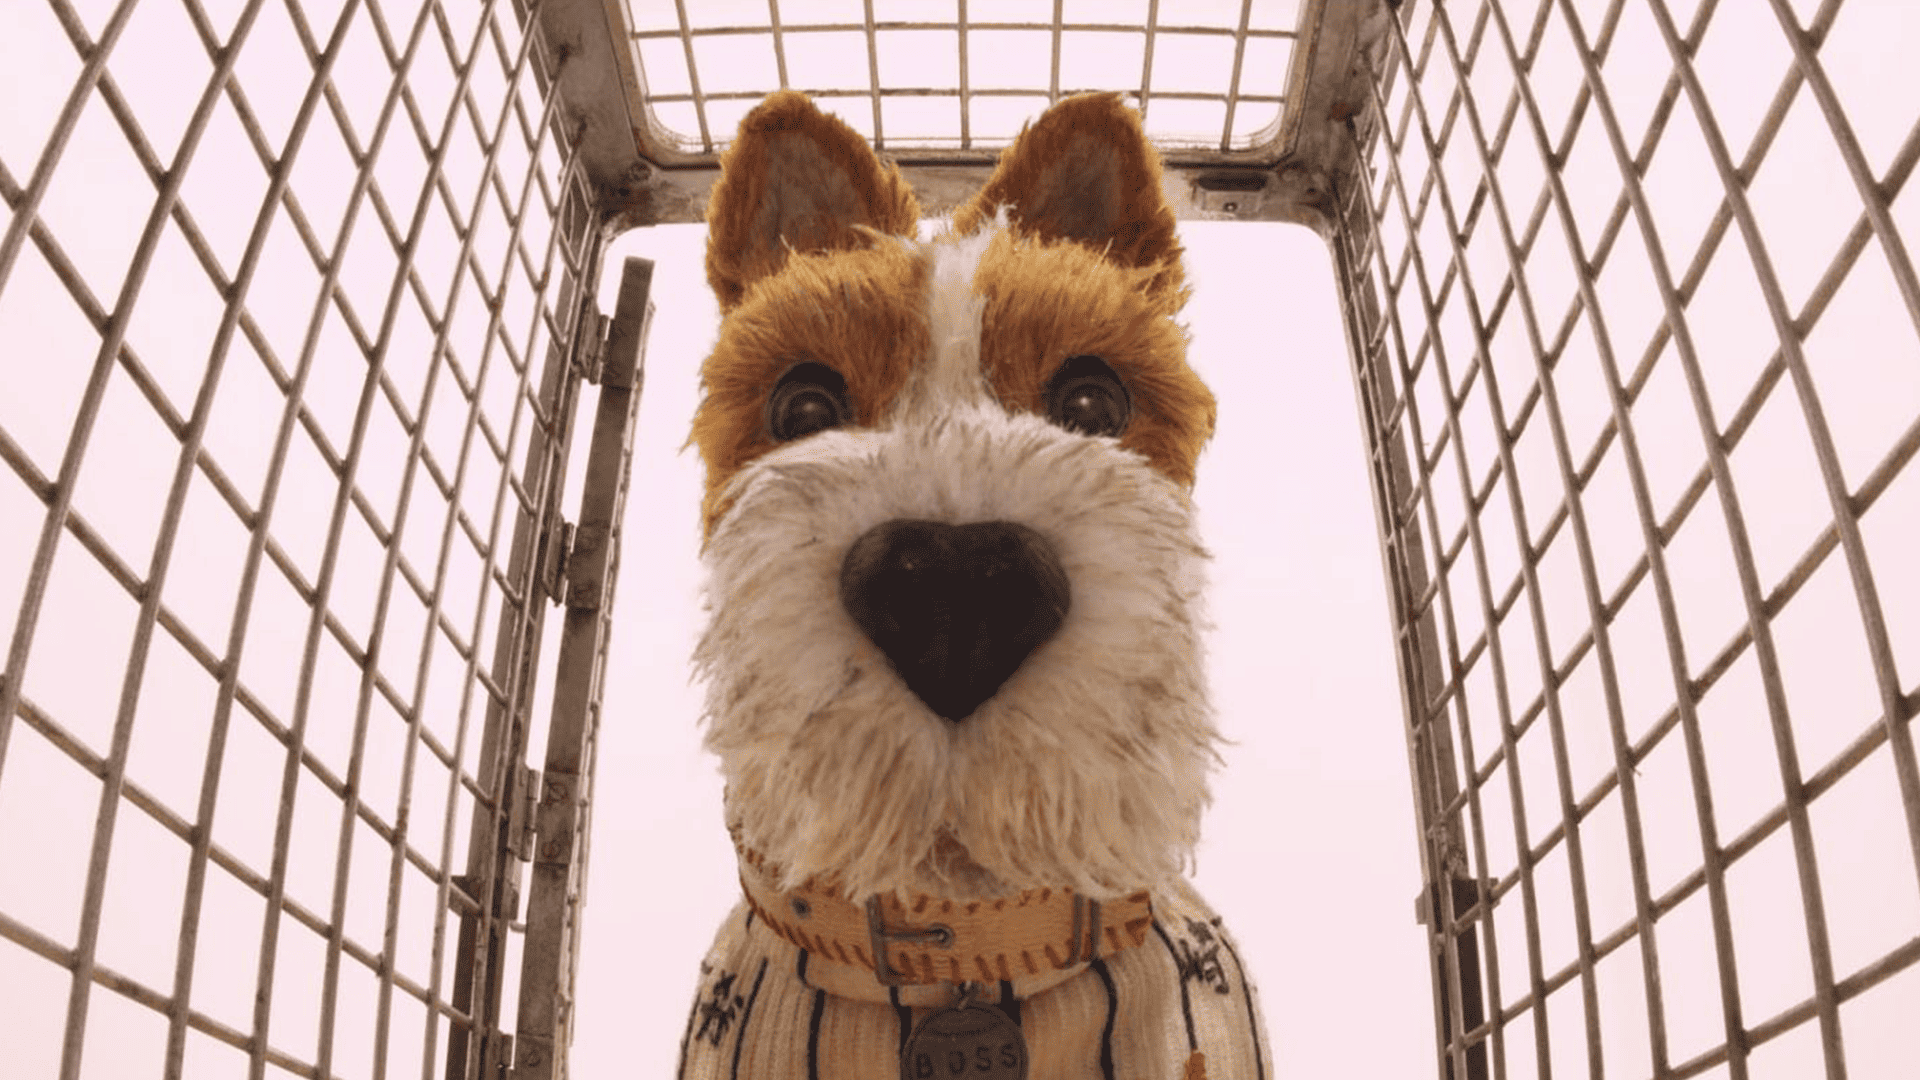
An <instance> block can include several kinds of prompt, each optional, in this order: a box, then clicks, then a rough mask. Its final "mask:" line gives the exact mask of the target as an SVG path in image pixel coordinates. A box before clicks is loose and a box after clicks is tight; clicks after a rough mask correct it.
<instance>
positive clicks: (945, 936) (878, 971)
mask: <svg viewBox="0 0 1920 1080" xmlns="http://www.w3.org/2000/svg"><path fill="white" fill-rule="evenodd" d="M867 932H868V934H870V935H871V936H872V938H873V975H874V978H876V979H879V980H880V985H882V986H909V985H912V979H911V977H910V976H909V975H907V973H905V972H901V971H896V970H894V967H893V961H892V959H890V958H889V957H888V956H887V945H888V943H890V942H892V943H898V944H902V945H931V946H933V947H934V948H936V949H950V948H952V947H953V928H952V927H950V926H945V925H943V924H941V923H935V924H933V925H932V926H929V927H927V928H926V929H924V930H889V929H887V923H886V918H885V916H884V915H882V914H881V911H880V895H879V894H878V893H875V894H874V895H872V896H869V897H867Z"/></svg>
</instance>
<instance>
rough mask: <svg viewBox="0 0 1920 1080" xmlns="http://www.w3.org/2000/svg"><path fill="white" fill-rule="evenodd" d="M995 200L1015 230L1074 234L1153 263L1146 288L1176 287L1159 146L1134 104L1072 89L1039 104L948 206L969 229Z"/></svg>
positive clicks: (1143, 264) (1127, 258)
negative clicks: (977, 184)
mask: <svg viewBox="0 0 1920 1080" xmlns="http://www.w3.org/2000/svg"><path fill="white" fill-rule="evenodd" d="M1002 206H1005V207H1007V208H1008V209H1009V210H1010V211H1011V214H1012V218H1013V226H1014V231H1015V232H1016V233H1018V234H1020V235H1022V236H1031V237H1037V238H1040V239H1044V240H1056V241H1058V240H1066V241H1073V242H1076V243H1080V244H1084V245H1086V246H1088V247H1090V248H1093V249H1094V250H1096V251H1099V252H1101V253H1102V254H1103V255H1105V256H1106V258H1107V259H1109V260H1111V261H1112V262H1115V263H1118V264H1119V265H1121V266H1127V267H1132V268H1135V269H1155V270H1157V271H1158V272H1157V273H1155V274H1154V276H1153V279H1152V281H1151V283H1150V284H1149V286H1148V289H1149V291H1151V292H1153V293H1156V294H1161V295H1165V296H1169V297H1178V294H1180V293H1181V290H1182V280H1183V279H1182V273H1181V269H1180V241H1179V240H1178V239H1177V238H1176V236H1175V233H1174V216H1173V208H1172V207H1171V206H1168V205H1167V200H1166V196H1165V195H1163V194H1162V193H1161V190H1160V155H1159V154H1158V153H1156V152H1155V151H1154V149H1153V144H1152V143H1150V142H1148V141H1147V133H1146V130H1145V129H1144V128H1142V127H1141V125H1140V114H1138V113H1136V112H1134V111H1133V110H1132V109H1129V108H1127V107H1126V105H1125V104H1124V103H1123V102H1122V101H1121V99H1120V95H1118V94H1082V95H1079V96H1077V97H1070V98H1067V99H1066V100H1064V101H1062V102H1060V103H1059V104H1058V105H1055V106H1054V107H1053V108H1051V109H1048V110H1047V111H1046V112H1045V113H1043V114H1041V116H1040V119H1038V120H1036V121H1034V122H1033V123H1032V124H1030V125H1028V127H1027V128H1026V129H1025V130H1023V131H1021V132H1020V137H1019V138H1018V139H1015V140H1014V143H1013V145H1012V146H1009V147H1008V148H1007V149H1006V151H1005V152H1004V153H1002V154H1001V155H1000V164H999V166H998V167H996V168H995V169H994V171H993V175H992V176H991V177H989V178H988V180H987V183H986V185H985V186H984V187H982V188H981V189H980V192H979V194H977V195H975V196H974V197H973V198H972V199H970V200H968V202H967V203H966V204H965V205H964V206H962V207H960V209H959V210H957V211H955V212H954V215H953V229H954V231H955V232H956V233H960V234H966V233H971V232H974V231H976V230H978V229H979V228H980V227H981V226H982V225H984V224H985V223H986V222H987V221H988V220H990V219H991V218H992V217H993V215H994V214H995V213H996V212H997V211H998V210H999V208H1000V207H1002ZM1181 299H1183V297H1181ZM1176 306H1177V303H1176Z"/></svg>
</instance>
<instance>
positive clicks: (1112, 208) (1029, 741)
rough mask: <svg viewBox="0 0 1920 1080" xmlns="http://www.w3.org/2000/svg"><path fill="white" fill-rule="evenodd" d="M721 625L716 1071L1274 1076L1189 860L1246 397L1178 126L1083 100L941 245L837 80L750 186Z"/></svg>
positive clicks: (709, 728) (728, 353) (756, 166)
mask: <svg viewBox="0 0 1920 1080" xmlns="http://www.w3.org/2000/svg"><path fill="white" fill-rule="evenodd" d="M707 221H708V227H709V236H708V246H707V260H706V261H707V276H708V281H709V283H710V284H711V285H712V287H713V291H714V293H715V295H716V296H717V297H718V299H719V304H720V309H721V314H722V319H721V324H720V328H719V333H718V338H717V341H716V344H715V346H714V349H713V352H712V354H711V355H710V356H709V357H708V359H707V360H706V363H705V366H704V367H703V369H702V386H703V398H702V401H701V404H700V406H699V408H698V410H697V412H696V414H695V418H694V421H693V431H692V436H691V438H690V439H689V443H690V444H692V445H697V446H698V448H699V451H700V453H701V455H702V458H703V461H704V464H705V467H706V493H705V501H704V505H703V518H704V521H703V527H704V533H705V544H704V548H703V555H702V557H703V561H704V563H705V569H706V585H705V595H706V606H707V611H708V622H707V625H706V628H705V630H704V632H703V634H702V636H701V639H700V641H699V644H698V646H697V647H696V650H695V654H694V662H695V668H696V671H697V672H698V674H699V676H700V677H701V678H702V680H703V681H704V683H705V686H706V714H705V716H704V718H703V723H704V724H705V727H706V745H707V747H708V748H709V749H710V750H711V751H713V752H714V753H715V754H716V755H717V756H718V757H719V759H720V763H721V771H722V774H723V776H724V779H725V783H726V794H725V807H726V815H727V826H728V829H729V832H730V833H731V836H732V838H733V842H734V845H735V847H736V849H737V851H738V854H739V866H740V875H741V885H742V891H743V894H744V895H743V897H742V899H741V901H740V903H739V904H738V906H737V907H736V908H735V910H734V912H733V913H732V914H731V915H730V916H729V917H728V918H727V920H726V921H725V922H724V923H723V925H722V927H721V929H720V932H719V935H718V937H717V939H716V940H715V942H714V944H713V947H712V949H711V950H710V952H709V954H708V957H707V959H706V960H705V961H704V962H703V963H702V965H701V978H700V985H699V987H698V989H697V991H696V994H695V1000H694V1005H693V1009H692V1011H691V1013H690V1014H689V1016H688V1019H687V1026H686V1032H685V1035H684V1037H683V1039H682V1044H681V1055H680V1076H681V1077H683V1078H688V1080H694V1078H698V1080H707V1078H718V1077H751V1078H754V1080H788V1078H791V1080H801V1078H808V1080H813V1078H821V1080H829V1078H849V1080H874V1078H879V1077H893V1076H900V1077H911V1078H916V1080H921V1078H928V1077H958V1076H963V1075H964V1076H969V1077H1016V1076H1017V1077H1033V1078H1035V1080H1078V1078H1082V1077H1086V1078H1094V1077H1105V1078H1116V1077H1117V1078H1123V1080H1202V1078H1212V1080H1226V1078H1233V1080H1240V1078H1245V1080H1263V1078H1264V1077H1266V1076H1267V1075H1269V1074H1270V1073H1271V1070H1272V1064H1271V1056H1270V1051H1269V1048H1268V1044H1267V1038H1266V1034H1265V1030H1264V1027H1263V1022H1262V1020H1261V1017H1260V1012H1259V1008H1258V1004H1257V998H1256V996H1255V993H1254V989H1253V986H1252V985H1251V982H1250V980H1249V979H1248V977H1247V973H1246V972H1245V971H1244V970H1243V969H1242V967H1241V965H1240V961H1239V956H1238V954H1237V952H1236V951H1235V949H1234V947H1233V943H1232V940H1231V938H1230V937H1229V936H1228V934H1227V933H1226V931H1225V929H1224V928H1223V927H1222V925H1221V920H1220V918H1219V917H1218V916H1217V915H1216V914H1215V913H1214V912H1213V911H1212V910H1211V909H1209V908H1208V907H1207V906H1206V904H1205V903H1204V902H1203V901H1202V900H1201V899H1200V898H1199V896H1198V895H1196V894H1195V892H1194V890H1193V889H1192V887H1191V885H1190V884H1189V883H1188V882H1187V880H1186V877H1185V871H1186V870H1187V868H1188V867H1189V866H1190V864H1191V861H1192V853H1193V849H1194V846H1195V844H1196V842H1197V839H1198V832H1199V820H1200V815H1201V811H1202V809H1203V808H1204V806H1205V805H1206V802H1207V800H1208V792H1207V782H1206V777H1207V773H1208V771H1209V769H1210V768H1211V767H1212V766H1213V765H1215V764H1217V762H1218V760H1219V753H1218V746H1219V744H1220V742H1221V739H1220V736H1219V734H1218V733H1217V731H1216V730H1215V727H1214V725H1213V719H1212V712H1211V709H1210V707H1209V705H1208V699H1207V692H1206V686H1205V681H1204V677H1203V673H1202V659H1201V639H1200V635H1201V631H1202V629H1203V627H1204V625H1205V623H1204V618H1203V614H1202V608H1201V600H1202V586H1203V581H1204V563H1205V560H1206V557H1207V555H1206V551H1205V549H1204V548H1203V547H1202V546H1201V544H1200V542H1199V539H1198V537H1197V534H1196V529H1195V520H1194V519H1195V515H1194V509H1193V505H1192V503H1191V502H1190V500H1189V497H1188V494H1189V491H1190V489H1191V487H1192V485H1193V481H1194V467H1195V462H1196V459H1197V457H1198V455H1199V452H1200V450H1201V447H1202V446H1203V445H1204V444H1205V442H1206V441H1207V439H1208V438H1209V437H1210V436H1211V434H1212V431H1213V426H1214V415H1215V408H1214V399H1213V397H1212V395H1211V393H1210V392H1209V391H1208V390H1207V388H1206V386H1205V385H1204V384H1203V383H1202V382H1201V380H1200V378H1199V377H1198V376H1197V375H1196V374H1195V373H1194V371H1193V370H1192V368H1190V367H1189V366H1188V364H1187V362H1186V342H1187V338H1186V334H1185V331H1184V330H1183V329H1182V328H1181V326H1180V325H1179V324H1178V322H1177V321H1176V317H1177V315H1178V313H1179V311H1180V309H1181V307H1182V306H1183V305H1184V303H1185V302H1186V299H1187V296H1188V289H1187V286H1186V284H1185V281H1184V277H1183V271H1182V266H1181V247H1180V244H1179V240H1178V238H1177V236H1176V233H1175V218H1174V214H1173V211H1172V209H1171V207H1170V206H1169V204H1168V202H1167V200H1166V198H1165V196H1164V195H1163V193H1162V190H1161V169H1160V163H1159V159H1158V157H1157V155H1156V154H1155V152H1154V149H1153V147H1152V145H1151V144H1150V143H1149V142H1148V140H1147V138H1146V136H1145V133H1144V131H1143V130H1142V127H1141V124H1140V120H1139V117H1138V116H1137V114H1135V113H1134V112H1132V111H1131V110H1130V109H1128V108H1127V107H1126V106H1125V105H1124V104H1123V102H1122V101H1121V99H1120V98H1119V96H1118V95H1112V94H1105V95H1084V96H1077V97H1070V98H1067V99H1065V100H1062V101H1060V102H1059V103H1058V104H1056V105H1054V106H1053V107H1052V108H1050V109H1048V110H1047V111H1046V112H1045V113H1044V114H1043V115H1041V116H1040V117H1039V118H1038V119H1037V120H1035V121H1034V122H1032V123H1030V124H1029V125H1028V126H1027V128H1026V129H1025V130H1023V131H1022V132H1021V134H1020V136H1019V137H1018V138H1017V139H1016V141H1015V142H1014V143H1013V144H1012V145H1011V146H1010V147H1009V148H1008V149H1007V150H1006V151H1005V152H1004V153H1003V154H1002V156H1001V158H1000V160H999V162H998V164H997V166H996V168H995V170H994V172H993V174H992V175H991V177H990V178H989V179H988V180H987V182H986V184H985V186H984V187H982V188H981V189H980V191H979V192H978V193H977V194H976V195H975V196H973V197H972V198H971V199H970V200H969V201H967V202H965V203H963V204H962V205H960V206H959V207H958V208H957V209H956V210H955V211H954V213H953V214H952V217H951V219H950V220H949V221H948V222H947V223H946V225H945V227H944V229H943V230H942V231H941V232H940V233H939V234H938V235H937V236H935V237H934V238H933V239H931V240H929V241H924V242H923V241H920V240H918V239H916V237H917V235H918V230H919V227H920V209H919V206H918V203H917V201H916V198H915V195H914V192H913V190H912V188H911V187H910V186H909V185H908V183H907V182H906V181H905V179H904V178H903V177H902V176H901V174H900V172H899V171H898V169H897V168H896V167H895V166H893V165H891V164H888V163H883V162H882V161H881V160H880V159H879V157H878V156H877V155H876V154H875V153H874V152H873V150H872V149H871V148H870V147H868V146H867V144H866V142H865V141H864V140H863V139H862V138H861V137H860V136H859V135H858V134H857V133H856V132H855V131H854V130H853V129H852V128H850V127H848V126H847V125H846V124H845V123H843V122H841V121H840V120H838V119H836V118H834V117H832V116H830V115H827V114H826V113H823V112H822V111H820V110H819V109H818V108H817V107H816V106H815V105H814V104H813V103H812V102H811V101H810V100H808V99H807V98H806V97H805V96H804V95H801V94H796V93H791V92H782V93H777V94H774V95H772V96H771V97H769V98H767V99H766V100H765V101H764V102H762V103H761V104H760V105H759V106H757V107H756V108H755V109H754V110H753V111H751V112H750V113H749V114H748V115H747V116H746V117H745V119H744V120H743V121H742V123H741V126H740V131H739V136H738V138H737V139H736V140H735V141H734V142H733V143H732V145H731V146H730V147H729V148H728V150H727V151H726V153H725V155H724V156H723V159H722V162H721V175H720V177H719V179H718V181H717V182H716V184H715V186H714V189H713V191H712V194H711V197H710V200H709V205H708V213H707Z"/></svg>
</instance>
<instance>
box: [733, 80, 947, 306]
mask: <svg viewBox="0 0 1920 1080" xmlns="http://www.w3.org/2000/svg"><path fill="white" fill-rule="evenodd" d="M919 224H920V207H919V204H918V203H917V202H916V201H915V200H914V197H913V188H912V187H910V186H909V185H908V184H907V182H906V180H905V179H903V178H902V177H901V175H900V170H899V169H898V168H896V167H894V166H893V165H891V164H887V165H882V164H881V163H880V159H879V158H877V157H875V156H874V153H873V151H872V150H871V149H869V148H868V147H867V143H866V140H865V139H862V138H861V137H860V135H859V133H858V132H856V131H854V130H853V129H852V128H850V127H848V126H847V125H846V124H845V123H842V122H841V121H840V120H838V119H836V118H834V117H831V116H828V115H827V114H825V113H823V112H821V111H820V110H819V109H817V108H815V107H814V104H813V102H811V101H809V100H807V96H806V95H805V94H799V93H794V92H793V91H790V90H783V91H780V92H779V93H776V94H771V95H769V96H768V97H767V99H766V100H765V101H763V102H761V103H760V104H759V105H758V106H756V107H755V108H754V110H753V111H752V112H750V113H748V114H747V115H746V117H745V118H744V119H742V120H741V121H740V135H739V137H738V138H736V139H735V140H734V141H733V145H732V146H731V147H729V148H728V149H727V152H726V155H725V156H724V157H723V158H721V160H720V179H719V181H718V182H717V183H715V184H714V187H713V194H712V195H711V196H709V197H708V200H707V283H708V284H710V285H712V286H713V292H714V295H715V296H717V297H719V299H720V310H721V311H722V312H723V313H724V312H726V311H728V310H729V309H731V308H732V307H733V306H734V305H735V304H737V303H739V302H740V298H741V297H742V296H744V295H746V291H747V288H748V286H750V285H752V284H753V283H754V282H756V281H758V280H760V279H761V278H764V277H766V276H767V275H769V274H773V273H776V272H778V271H779V269H780V268H781V267H782V266H783V265H785V263H786V260H787V252H788V251H789V250H791V251H845V250H850V249H854V248H860V247H865V246H866V245H867V243H868V242H869V240H868V238H867V237H866V236H865V235H863V234H862V233H861V231H860V227H861V226H864V227H866V228H870V229H878V230H879V231H881V232H884V233H890V234H892V235H894V236H912V235H913V234H914V233H915V231H916V230H917V229H918V228H919Z"/></svg>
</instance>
